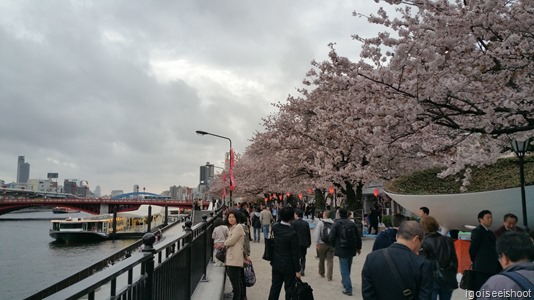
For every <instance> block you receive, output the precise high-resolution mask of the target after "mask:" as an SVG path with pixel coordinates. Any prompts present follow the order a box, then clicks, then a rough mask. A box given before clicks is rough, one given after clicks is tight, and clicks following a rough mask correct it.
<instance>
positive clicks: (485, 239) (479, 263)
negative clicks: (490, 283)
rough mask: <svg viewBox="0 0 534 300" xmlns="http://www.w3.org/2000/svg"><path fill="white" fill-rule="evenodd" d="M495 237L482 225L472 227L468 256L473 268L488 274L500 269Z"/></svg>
mask: <svg viewBox="0 0 534 300" xmlns="http://www.w3.org/2000/svg"><path fill="white" fill-rule="evenodd" d="M496 239H497V238H496V237H495V234H494V233H493V231H491V230H486V228H484V226H482V225H478V226H477V227H476V228H475V229H473V231H472V232H471V243H470V245H469V256H470V257H471V261H472V262H473V270H475V271H478V272H481V273H485V274H486V275H490V276H491V275H495V274H497V273H498V272H500V271H501V270H502V267H501V264H500V263H499V256H498V255H497V250H496V249H495V241H496Z"/></svg>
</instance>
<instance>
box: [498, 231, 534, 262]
mask: <svg viewBox="0 0 534 300" xmlns="http://www.w3.org/2000/svg"><path fill="white" fill-rule="evenodd" d="M496 249H497V253H498V254H499V262H500V263H501V266H502V267H503V268H506V267H507V266H509V265H511V264H513V263H517V262H532V261H533V260H534V244H533V243H532V241H531V239H530V237H529V236H528V234H526V233H524V232H517V231H510V232H506V233H504V234H502V235H501V236H499V238H498V239H497V244H496Z"/></svg>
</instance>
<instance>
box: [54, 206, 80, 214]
mask: <svg viewBox="0 0 534 300" xmlns="http://www.w3.org/2000/svg"><path fill="white" fill-rule="evenodd" d="M52 212H53V213H55V214H68V213H79V212H80V210H79V209H74V208H70V207H63V206H57V207H54V208H53V209H52Z"/></svg>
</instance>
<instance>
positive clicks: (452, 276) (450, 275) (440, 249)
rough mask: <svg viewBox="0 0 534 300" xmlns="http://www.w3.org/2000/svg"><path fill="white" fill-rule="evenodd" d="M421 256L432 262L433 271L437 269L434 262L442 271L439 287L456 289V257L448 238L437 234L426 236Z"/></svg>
mask: <svg viewBox="0 0 534 300" xmlns="http://www.w3.org/2000/svg"><path fill="white" fill-rule="evenodd" d="M421 255H423V256H424V257H426V258H427V259H428V260H430V261H432V262H433V263H432V268H433V270H435V269H436V268H437V266H436V264H435V263H434V261H437V262H438V263H439V266H440V267H441V268H442V269H443V272H442V273H443V275H444V278H443V281H442V282H438V284H439V285H440V286H442V287H444V288H447V289H456V288H457V287H458V281H457V280H456V273H458V256H457V255H456V249H455V248H454V242H453V241H452V239H451V238H450V237H448V236H443V235H441V234H439V233H438V232H431V233H428V234H426V235H425V239H424V240H423V247H422V248H421Z"/></svg>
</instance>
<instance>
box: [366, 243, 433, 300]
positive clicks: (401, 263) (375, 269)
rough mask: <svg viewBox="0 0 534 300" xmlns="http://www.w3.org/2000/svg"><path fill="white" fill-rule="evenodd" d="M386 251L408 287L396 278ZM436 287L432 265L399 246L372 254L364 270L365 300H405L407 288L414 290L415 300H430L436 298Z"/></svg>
mask: <svg viewBox="0 0 534 300" xmlns="http://www.w3.org/2000/svg"><path fill="white" fill-rule="evenodd" d="M384 251H387V252H388V253H389V255H390V256H391V260H392V261H393V264H394V265H395V266H396V267H397V270H398V272H399V276H400V278H402V279H403V281H404V284H405V285H402V283H399V282H398V280H397V279H396V277H395V275H393V271H392V270H391V268H390V267H389V265H388V263H387V260H386V258H385V257H384ZM432 283H433V282H432V265H431V263H430V261H429V260H427V259H425V258H424V257H421V256H417V255H415V254H414V253H413V252H412V251H411V250H410V249H409V248H408V247H406V246H404V245H402V244H399V243H394V244H393V245H391V246H389V247H388V248H384V249H380V250H377V251H373V252H371V253H369V254H368V255H367V258H366V259H365V263H364V265H363V269H362V296H363V299H365V300H367V299H369V300H370V299H379V300H390V299H405V298H404V296H403V294H402V291H403V290H405V289H407V288H409V289H411V290H412V294H413V295H414V299H421V300H422V299H425V300H429V299H431V297H432Z"/></svg>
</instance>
